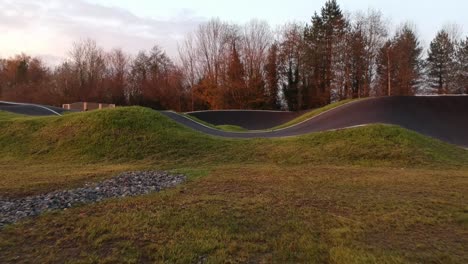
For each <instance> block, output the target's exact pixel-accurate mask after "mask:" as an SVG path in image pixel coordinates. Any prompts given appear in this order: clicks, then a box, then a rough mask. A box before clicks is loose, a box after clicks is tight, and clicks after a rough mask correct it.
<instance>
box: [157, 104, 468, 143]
mask: <svg viewBox="0 0 468 264" xmlns="http://www.w3.org/2000/svg"><path fill="white" fill-rule="evenodd" d="M162 113H163V114H164V115H166V116H168V117H169V118H171V119H173V120H175V121H176V122H178V123H180V124H183V125H185V126H187V127H189V128H192V129H194V130H197V131H199V132H203V133H205V134H209V135H213V136H220V137H227V138H277V137H290V136H298V135H303V134H307V133H312V132H319V131H329V130H336V129H343V128H349V127H353V126H360V125H368V124H377V123H381V124H391V125H398V126H401V127H404V128H407V129H410V130H413V131H416V132H419V133H421V134H424V135H427V136H430V137H433V138H437V139H440V140H443V141H446V142H449V143H452V144H455V145H459V146H462V147H468V96H440V97H439V96H434V97H431V96H427V97H380V98H371V99H366V100H360V101H355V102H352V103H349V104H345V105H343V106H340V107H337V108H335V109H332V110H330V111H327V112H325V113H323V114H321V115H319V116H316V117H314V118H312V119H310V120H307V121H305V122H303V123H300V124H298V125H295V126H292V127H289V128H285V129H282V130H275V131H265V132H247V133H245V132H244V133H238V132H224V131H220V130H217V129H213V128H210V127H207V126H204V125H203V124H199V123H197V122H194V121H193V120H190V119H189V118H187V117H184V116H181V115H179V114H177V113H174V112H162ZM258 122H262V120H259V121H258ZM226 123H229V122H228V120H226Z"/></svg>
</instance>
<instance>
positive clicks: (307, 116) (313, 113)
mask: <svg viewBox="0 0 468 264" xmlns="http://www.w3.org/2000/svg"><path fill="white" fill-rule="evenodd" d="M359 100H363V99H348V100H343V101H339V102H336V103H333V104H329V105H327V106H324V107H321V108H318V109H315V110H312V111H310V112H307V113H305V114H303V115H301V116H299V117H297V118H294V119H293V120H291V121H289V122H287V123H284V124H282V125H279V126H277V127H274V128H272V130H278V129H283V128H287V127H290V126H294V125H297V124H299V123H302V122H304V121H306V120H308V119H311V118H313V117H315V116H317V115H319V114H322V113H323V112H326V111H328V110H331V109H333V108H337V107H339V106H342V105H344V104H347V103H351V102H356V101H359Z"/></svg>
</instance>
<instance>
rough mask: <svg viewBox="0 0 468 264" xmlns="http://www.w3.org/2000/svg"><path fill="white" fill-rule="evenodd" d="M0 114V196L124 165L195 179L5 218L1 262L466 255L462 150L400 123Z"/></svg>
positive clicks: (389, 259)
mask: <svg viewBox="0 0 468 264" xmlns="http://www.w3.org/2000/svg"><path fill="white" fill-rule="evenodd" d="M0 120H1V121H0V196H12V197H18V196H25V195H31V194H35V193H42V192H46V191H50V190H55V189H62V188H71V187H76V186H79V185H81V184H82V183H83V182H85V181H95V180H100V179H103V178H107V177H111V176H112V175H115V174H116V173H119V172H121V171H126V170H144V169H164V170H170V171H177V172H182V173H185V174H187V175H188V176H189V179H190V180H189V182H188V183H186V184H184V185H182V186H180V187H178V188H175V189H172V190H167V191H164V192H162V193H158V194H152V195H147V196H142V197H135V198H126V199H115V200H110V201H106V202H102V203H97V204H93V205H87V206H81V207H77V208H73V209H71V210H66V211H61V212H52V213H48V214H45V215H42V216H40V217H38V218H34V219H30V220H26V221H24V222H21V223H18V224H15V225H11V226H8V227H6V228H4V229H3V230H0V262H1V263H11V262H15V263H28V262H38V261H39V262H43V263H44V262H45V263H64V262H65V263H95V262H99V263H153V262H160V263H187V262H188V263H192V262H206V263H225V262H255V263H466V262H467V261H468V254H467V253H466V252H467V248H466V245H468V240H467V239H466V237H468V236H467V226H468V222H467V219H468V207H467V205H466V195H465V193H467V192H468V166H467V164H468V151H466V150H463V149H461V148H458V147H455V146H452V145H450V144H446V143H443V142H440V141H438V140H434V139H431V138H428V137H425V136H422V135H420V134H417V133H414V132H412V131H408V130H405V129H402V128H400V127H396V126H385V125H375V126H369V127H362V128H355V129H349V130H342V131H334V132H327V133H314V134H310V135H304V136H301V137H294V138H286V139H250V140H234V139H223V138H216V137H211V136H206V135H203V134H199V133H196V132H194V131H191V130H189V129H187V128H185V127H183V126H180V125H178V124H177V123H174V122H172V121H171V120H169V119H167V118H166V117H164V116H162V115H160V114H159V113H157V112H154V111H151V110H148V109H145V108H140V107H131V108H118V109H109V110H103V111H97V112H87V113H77V114H69V115H66V116H63V117H44V118H29V117H19V116H11V115H5V114H4V113H0Z"/></svg>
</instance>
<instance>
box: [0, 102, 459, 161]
mask: <svg viewBox="0 0 468 264" xmlns="http://www.w3.org/2000/svg"><path fill="white" fill-rule="evenodd" d="M2 115H4V114H0V116H2ZM0 154H1V155H2V157H3V159H14V160H19V159H35V160H37V159H46V160H50V159H52V160H81V161H87V162H97V161H131V160H143V159H151V160H156V161H158V162H160V163H161V164H165V163H170V164H175V163H177V164H190V165H193V164H218V163H222V164H230V163H232V164H236V163H252V162H264V161H269V162H276V163H284V164H289V163H291V164H298V163H332V164H333V163H337V164H374V163H376V162H377V163H381V164H387V165H392V166H393V165H395V166H413V165H415V166H418V165H428V164H429V165H430V164H432V165H462V164H466V163H467V162H468V153H467V152H466V151H465V150H463V149H460V148H457V147H454V146H452V145H449V144H446V143H443V142H440V141H438V140H433V139H430V138H428V137H425V136H422V135H419V134H417V133H415V132H411V131H408V130H405V129H402V128H399V127H394V126H386V125H374V126H368V127H360V128H354V129H349V130H341V131H333V132H326V133H314V134H308V135H303V136H299V137H292V138H282V139H248V140H238V139H223V138H217V137H211V136H208V135H204V134H202V133H198V132H196V131H193V130H191V129H189V128H186V127H184V126H182V125H180V124H178V123H176V122H174V121H172V120H170V119H168V118H167V117H165V116H164V115H162V114H160V113H158V112H155V111H153V110H150V109H146V108H141V107H128V108H118V109H109V110H102V111H95V112H87V113H74V114H69V115H66V116H61V117H40V118H32V117H27V118H20V117H14V118H8V117H4V118H0Z"/></svg>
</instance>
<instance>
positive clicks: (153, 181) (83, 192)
mask: <svg viewBox="0 0 468 264" xmlns="http://www.w3.org/2000/svg"><path fill="white" fill-rule="evenodd" d="M185 180H186V177H185V176H183V175H172V174H168V173H166V172H155V171H144V172H126V173H122V174H120V175H119V176H117V177H115V178H112V179H109V180H105V181H103V182H100V183H93V184H91V183H89V184H86V185H85V186H84V187H83V188H77V189H73V190H64V191H55V192H51V193H47V194H41V195H36V196H30V197H25V198H19V199H3V198H1V197H0V228H2V227H3V226H5V225H7V224H11V223H15V222H17V221H19V220H21V219H23V218H26V217H31V216H37V215H39V214H41V213H43V212H47V211H52V210H63V209H66V208H70V207H72V206H76V205H81V204H89V203H95V202H99V201H102V200H105V199H110V198H116V197H128V196H137V195H144V194H149V193H152V192H158V191H161V190H163V189H166V188H170V187H175V186H177V185H179V184H181V183H183V182H184V181H185Z"/></svg>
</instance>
